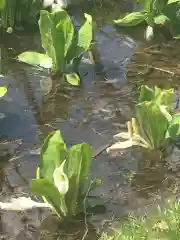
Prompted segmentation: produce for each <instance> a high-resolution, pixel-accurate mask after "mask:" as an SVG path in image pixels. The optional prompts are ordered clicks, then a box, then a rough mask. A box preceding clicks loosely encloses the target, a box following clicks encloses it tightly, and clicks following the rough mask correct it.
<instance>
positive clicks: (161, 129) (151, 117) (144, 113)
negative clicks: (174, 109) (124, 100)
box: [136, 102, 169, 149]
mask: <svg viewBox="0 0 180 240" xmlns="http://www.w3.org/2000/svg"><path fill="white" fill-rule="evenodd" d="M165 111H166V110H165V109H164V108H162V106H159V105H158V104H156V103H155V102H142V103H140V104H137V105H136V117H137V121H138V123H139V128H140V132H141V136H142V137H143V138H144V139H145V140H146V141H148V142H149V144H150V145H151V146H152V148H153V149H158V148H159V147H161V145H162V143H163V141H164V139H165V134H166V132H167V129H168V126H169V119H168V116H169V113H168V112H167V111H166V114H165Z"/></svg>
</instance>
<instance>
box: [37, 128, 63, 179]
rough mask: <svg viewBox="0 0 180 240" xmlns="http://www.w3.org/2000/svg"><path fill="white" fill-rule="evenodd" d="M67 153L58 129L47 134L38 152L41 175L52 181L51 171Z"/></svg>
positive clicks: (58, 165) (60, 162)
mask: <svg viewBox="0 0 180 240" xmlns="http://www.w3.org/2000/svg"><path fill="white" fill-rule="evenodd" d="M66 155H67V149H66V145H65V143H64V141H63V139H62V137H61V133H60V131H58V130H57V131H55V132H52V133H50V134H49V136H48V137H47V138H46V139H45V141H44V144H43V146H42V148H41V154H40V174H41V177H43V178H45V179H48V180H49V181H50V182H54V180H53V173H54V171H55V169H56V168H58V167H60V165H61V164H62V162H63V161H64V160H65V158H66Z"/></svg>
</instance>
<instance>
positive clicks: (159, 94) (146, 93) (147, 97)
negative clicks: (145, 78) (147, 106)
mask: <svg viewBox="0 0 180 240" xmlns="http://www.w3.org/2000/svg"><path fill="white" fill-rule="evenodd" d="M173 99H174V89H173V88H170V89H161V88H158V87H156V86H155V88H154V89H152V88H150V87H148V86H147V85H142V86H141V91H140V96H139V103H141V102H144V101H154V102H156V104H158V105H165V106H167V107H168V108H169V110H172V106H173Z"/></svg>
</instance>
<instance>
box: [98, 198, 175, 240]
mask: <svg viewBox="0 0 180 240" xmlns="http://www.w3.org/2000/svg"><path fill="white" fill-rule="evenodd" d="M140 239H148V240H152V239H153V240H155V239H156V240H165V239H166V240H178V239H180V203H179V201H171V202H169V203H168V204H167V206H165V207H164V208H160V207H159V206H158V208H157V211H156V212H155V213H154V214H153V215H152V214H151V215H149V214H146V216H143V217H133V216H130V217H129V219H128V221H127V222H126V223H124V224H122V226H121V227H120V228H119V229H118V228H117V229H114V230H113V231H112V234H110V235H108V234H103V235H102V237H101V240H140Z"/></svg>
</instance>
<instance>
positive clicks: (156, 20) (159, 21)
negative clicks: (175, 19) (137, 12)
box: [154, 14, 170, 25]
mask: <svg viewBox="0 0 180 240" xmlns="http://www.w3.org/2000/svg"><path fill="white" fill-rule="evenodd" d="M168 21H170V19H169V18H168V17H167V16H165V15H163V14H161V15H159V16H157V17H154V23H155V24H159V25H165V24H166V23H167V22H168Z"/></svg>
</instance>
